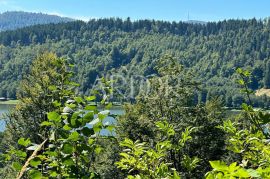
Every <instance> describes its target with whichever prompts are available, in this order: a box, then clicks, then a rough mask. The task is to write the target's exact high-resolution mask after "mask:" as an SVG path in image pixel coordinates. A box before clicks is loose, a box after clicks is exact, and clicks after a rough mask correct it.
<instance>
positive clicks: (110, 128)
mask: <svg viewBox="0 0 270 179" xmlns="http://www.w3.org/2000/svg"><path fill="white" fill-rule="evenodd" d="M106 129H107V130H108V131H110V132H112V131H113V130H114V129H115V126H114V125H109V126H107V127H106Z"/></svg>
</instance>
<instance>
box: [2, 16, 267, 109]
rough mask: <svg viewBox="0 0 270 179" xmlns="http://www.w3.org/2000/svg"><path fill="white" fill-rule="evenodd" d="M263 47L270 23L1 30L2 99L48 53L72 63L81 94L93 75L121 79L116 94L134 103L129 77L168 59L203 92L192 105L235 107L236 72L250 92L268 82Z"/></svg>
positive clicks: (77, 24) (102, 23)
mask: <svg viewBox="0 0 270 179" xmlns="http://www.w3.org/2000/svg"><path fill="white" fill-rule="evenodd" d="M269 42H270V21H268V22H263V21H260V20H256V19H250V20H227V21H221V22H217V23H207V24H206V25H202V24H192V23H184V22H179V23H175V22H172V23H170V22H164V21H150V20H140V21H135V22H131V21H130V20H129V19H127V20H121V19H99V20H94V19H93V20H91V21H89V22H88V23H85V22H82V21H74V22H68V23H61V24H50V25H36V26H31V27H26V28H23V29H19V30H14V31H6V32H2V33H0V96H4V97H5V96H7V97H12V98H14V97H15V91H16V88H17V86H18V82H19V81H20V79H21V78H22V76H23V75H24V74H25V73H27V72H28V71H29V65H30V64H31V61H32V59H34V58H35V56H36V55H38V53H40V52H44V51H52V52H55V53H57V54H58V55H59V56H64V57H67V58H68V59H69V61H70V62H71V63H72V64H75V68H74V72H75V74H76V76H75V80H76V81H77V82H78V83H80V84H81V86H80V89H79V90H80V92H82V93H84V94H86V95H89V91H90V90H91V88H92V85H93V83H94V82H95V78H96V76H97V75H99V76H102V75H103V74H105V73H107V74H108V73H109V74H117V75H118V76H119V75H120V76H123V77H124V83H122V84H120V85H117V91H119V92H121V93H123V94H125V96H126V97H127V98H133V97H134V96H128V95H129V93H132V92H134V95H136V92H138V89H139V88H140V86H135V88H134V89H132V85H133V84H131V83H133V82H132V81H133V79H132V77H134V76H136V75H139V76H149V75H152V74H154V73H155V69H154V66H155V64H156V63H157V59H159V58H161V57H163V56H164V55H165V54H171V55H172V56H174V57H175V58H177V59H178V60H179V62H180V63H181V64H183V65H184V66H185V68H186V69H187V70H189V71H190V72H192V73H193V75H194V76H195V77H196V78H197V80H198V81H200V82H202V86H203V88H204V89H206V90H203V91H200V92H199V93H198V98H197V99H195V100H197V101H199V102H205V101H206V99H211V98H212V97H214V96H216V95H218V96H220V97H221V99H222V101H224V102H226V105H227V106H239V105H240V104H241V103H242V102H243V100H244V97H243V95H241V94H240V93H239V89H238V86H237V85H236V79H237V75H236V74H235V70H236V69H237V68H238V67H241V68H245V69H249V70H250V71H251V73H252V75H253V76H254V77H253V78H252V81H251V83H250V87H251V88H252V89H253V90H256V89H260V88H263V87H264V86H265V85H264V77H265V76H268V75H270V73H269V74H268V73H267V71H270V70H267V69H266V63H267V62H268V61H269V63H270V45H269ZM1 44H2V45H1ZM117 75H116V76H117ZM122 81H123V80H122ZM134 84H139V85H140V83H139V82H136V83H134ZM261 98H262V100H263V101H261V102H260V101H254V105H257V106H262V105H265V106H266V105H268V106H269V105H270V100H269V99H266V98H264V97H261Z"/></svg>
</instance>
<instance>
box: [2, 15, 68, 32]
mask: <svg viewBox="0 0 270 179" xmlns="http://www.w3.org/2000/svg"><path fill="white" fill-rule="evenodd" d="M69 21H73V19H70V18H66V17H59V16H56V15H48V14H42V13H29V12H19V11H12V12H4V13H0V31H5V30H14V29H18V28H22V27H26V26H31V25H37V24H49V23H60V22H69Z"/></svg>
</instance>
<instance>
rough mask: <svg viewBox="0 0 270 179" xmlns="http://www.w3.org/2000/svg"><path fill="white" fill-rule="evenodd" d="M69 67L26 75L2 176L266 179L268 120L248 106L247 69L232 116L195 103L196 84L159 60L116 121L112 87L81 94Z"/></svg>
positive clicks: (1, 150)
mask: <svg viewBox="0 0 270 179" xmlns="http://www.w3.org/2000/svg"><path fill="white" fill-rule="evenodd" d="M69 61H70V60H69V59H67V58H65V57H58V56H57V55H56V54H55V53H49V52H44V53H42V54H39V55H38V56H37V57H36V58H35V59H34V60H33V61H32V63H31V65H30V69H29V73H28V74H27V75H25V76H23V77H22V80H21V81H20V83H19V88H18V91H17V98H18V99H19V103H18V104H17V105H16V107H15V108H14V109H12V110H11V111H10V112H9V113H8V114H7V115H6V120H5V121H6V123H7V126H6V130H5V131H4V132H2V133H0V134H1V135H0V137H1V143H0V178H8V179H11V178H17V179H22V178H29V179H43V178H44V179H53V178H74V179H75V178H76V179H79V178H80V179H81V178H85V179H86V178H108V179H109V178H110V179H111V178H116V179H121V178H129V179H162V178H163V179H164V178H168V179H169V178H171V179H180V178H187V179H189V178H206V179H232V178H247V179H249V178H269V175H270V161H269V159H270V153H269V151H270V145H269V136H270V133H269V122H270V114H269V113H268V112H267V111H264V110H262V109H260V110H255V109H254V108H253V101H252V98H251V94H252V90H251V88H250V87H249V86H250V83H252V81H251V80H250V79H252V78H253V77H252V73H251V72H250V71H248V70H245V69H242V68H238V69H237V70H236V76H235V78H236V79H237V83H238V87H239V89H241V91H242V93H243V95H244V96H245V102H243V104H242V105H241V106H242V111H241V112H240V113H238V114H229V115H228V113H226V111H225V110H224V108H223V104H222V99H221V98H218V97H216V98H211V99H210V100H207V101H206V102H204V103H203V102H201V103H199V104H197V103H195V102H194V100H195V97H194V96H196V95H197V92H198V91H201V90H202V87H201V83H199V82H198V81H197V78H195V77H194V76H192V75H190V73H189V72H188V71H187V70H185V67H184V66H183V65H182V64H180V63H179V60H178V59H177V58H175V57H173V56H171V55H169V54H168V55H164V56H162V57H161V58H159V59H158V60H157V62H156V64H155V66H154V67H153V69H154V70H155V72H156V74H157V75H155V76H152V77H150V78H149V83H150V91H151V92H150V93H139V94H138V95H137V96H136V100H135V101H134V102H133V103H128V102H127V103H125V105H124V106H122V107H123V108H124V110H125V113H124V114H123V115H115V114H112V113H111V109H112V108H113V100H114V98H112V95H113V93H114V88H113V85H112V84H113V81H109V80H107V78H106V77H105V76H104V77H101V78H100V79H99V81H98V84H99V85H96V87H95V88H93V89H91V90H90V91H89V92H88V93H89V95H85V94H82V93H80V91H79V90H76V89H77V88H80V86H81V85H80V84H79V83H78V82H76V81H75V80H74V78H73V76H74V75H75V74H76V69H77V67H76V65H73V64H70V63H69ZM97 102H98V103H97ZM107 118H113V119H116V121H117V122H106V119H107ZM104 131H106V133H104Z"/></svg>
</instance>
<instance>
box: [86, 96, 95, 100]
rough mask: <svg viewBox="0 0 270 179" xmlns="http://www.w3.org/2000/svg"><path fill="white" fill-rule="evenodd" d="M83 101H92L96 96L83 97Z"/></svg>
mask: <svg viewBox="0 0 270 179" xmlns="http://www.w3.org/2000/svg"><path fill="white" fill-rule="evenodd" d="M85 99H86V100H87V101H93V100H95V99H96V96H88V97H85Z"/></svg>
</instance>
